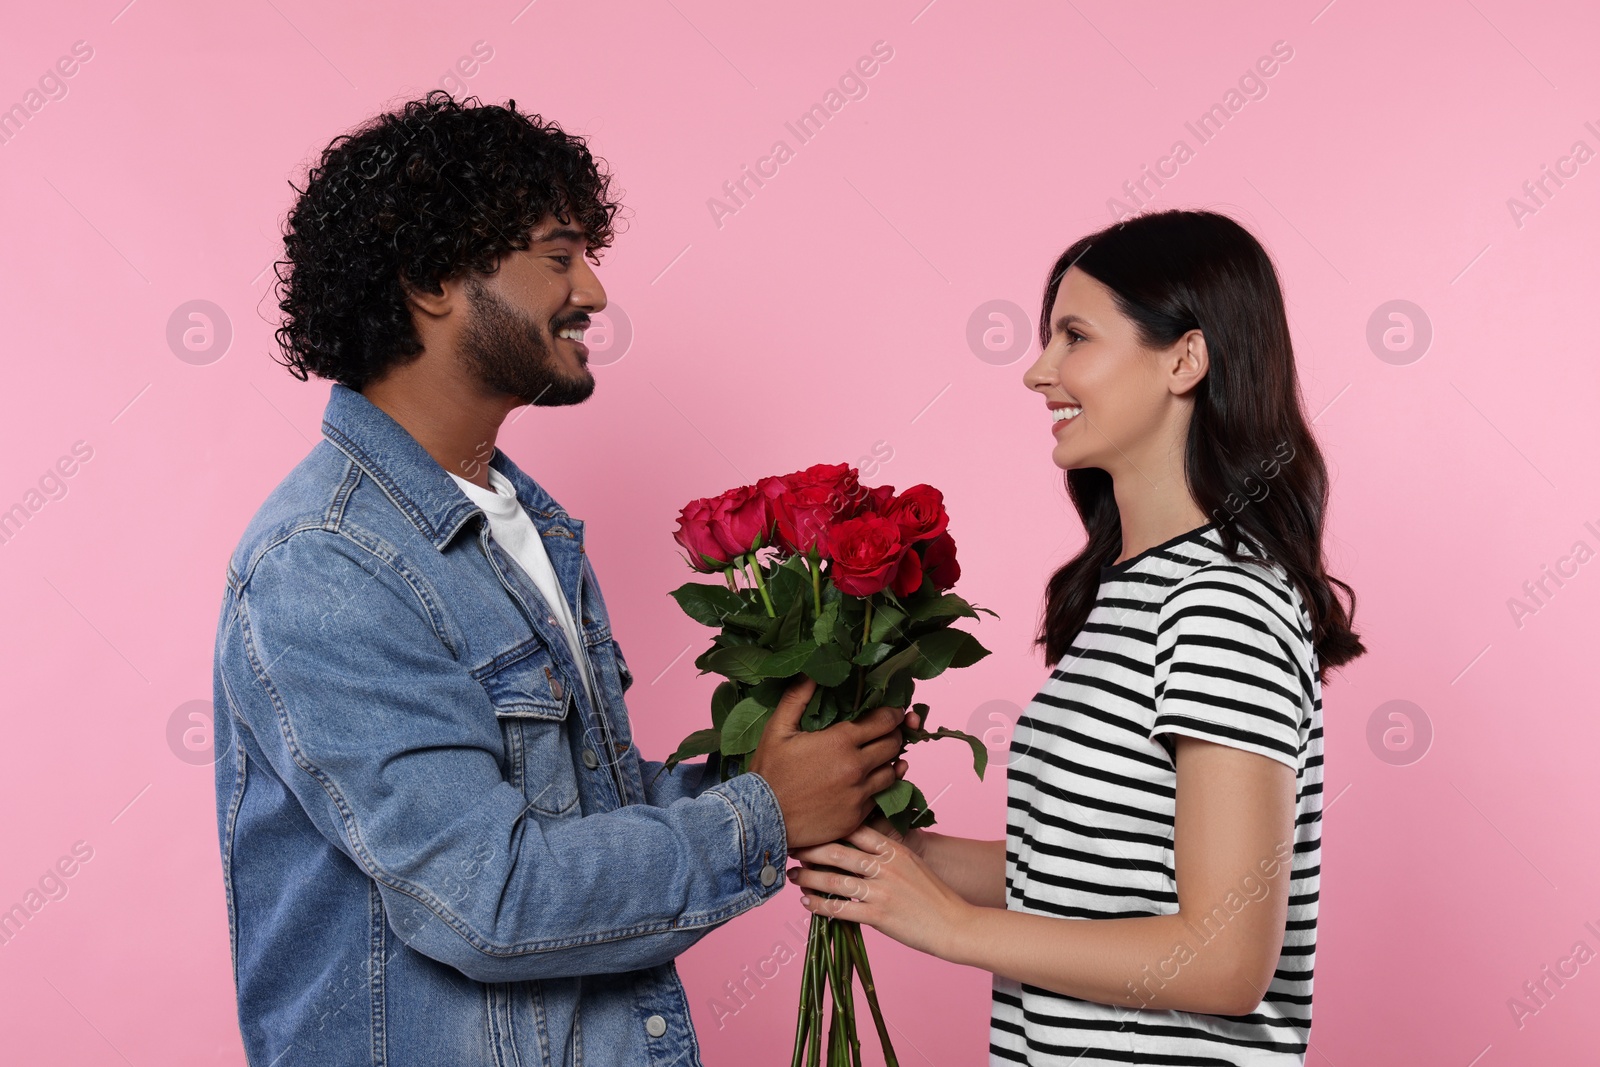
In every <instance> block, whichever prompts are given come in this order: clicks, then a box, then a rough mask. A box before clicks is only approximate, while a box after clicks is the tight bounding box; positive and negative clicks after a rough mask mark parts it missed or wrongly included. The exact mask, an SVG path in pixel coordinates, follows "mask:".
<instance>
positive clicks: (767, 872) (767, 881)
mask: <svg viewBox="0 0 1600 1067" xmlns="http://www.w3.org/2000/svg"><path fill="white" fill-rule="evenodd" d="M777 880H778V868H776V867H774V866H773V865H772V864H770V863H769V864H767V865H766V866H765V867H763V868H761V884H762V885H764V886H767V887H769V888H770V887H771V886H772V883H773V882H776V881H777Z"/></svg>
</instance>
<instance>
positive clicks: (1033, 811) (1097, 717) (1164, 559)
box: [989, 523, 1322, 1067]
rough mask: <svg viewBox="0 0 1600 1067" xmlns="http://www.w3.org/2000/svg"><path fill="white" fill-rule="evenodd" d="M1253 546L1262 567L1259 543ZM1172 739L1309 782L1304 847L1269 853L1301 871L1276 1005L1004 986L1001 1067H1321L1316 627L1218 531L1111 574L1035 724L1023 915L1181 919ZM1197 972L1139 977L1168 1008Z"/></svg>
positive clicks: (1026, 760) (1016, 757)
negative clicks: (1198, 742) (1111, 1000)
mask: <svg viewBox="0 0 1600 1067" xmlns="http://www.w3.org/2000/svg"><path fill="white" fill-rule="evenodd" d="M1241 551H1243V552H1244V553H1245V554H1247V555H1249V556H1252V557H1255V555H1256V554H1255V553H1253V552H1252V551H1251V549H1250V547H1249V546H1248V545H1247V544H1246V545H1242V546H1241ZM1168 734H1186V735H1189V736H1193V737H1200V738H1204V739H1205V740H1208V741H1214V742H1218V743H1221V744H1224V745H1230V746H1233V747H1235V748H1240V749H1244V750H1245V751H1248V752H1256V753H1259V754H1261V755H1264V756H1267V757H1269V758H1270V759H1274V760H1277V761H1279V762H1281V763H1283V764H1285V765H1287V766H1289V767H1292V768H1294V770H1295V775H1296V783H1297V784H1296V796H1295V816H1296V817H1295V825H1294V841H1293V842H1292V844H1291V843H1290V842H1282V843H1280V847H1279V849H1278V850H1277V851H1276V854H1275V855H1274V856H1267V857H1263V858H1262V862H1267V863H1269V864H1272V861H1273V860H1277V861H1280V862H1281V863H1282V864H1288V865H1289V867H1290V883H1289V890H1288V891H1289V909H1288V921H1287V924H1286V928H1285V931H1284V938H1283V949H1282V951H1281V953H1280V954H1279V957H1278V966H1277V969H1276V973H1275V975H1274V977H1273V979H1272V982H1271V985H1270V986H1268V988H1267V990H1266V995H1265V998H1264V999H1263V1000H1262V1002H1261V1004H1260V1006H1259V1007H1257V1008H1256V1010H1255V1011H1254V1012H1252V1013H1251V1014H1249V1015H1243V1016H1224V1015H1206V1014H1199V1013H1191V1012H1180V1011H1170V1010H1151V1009H1148V1008H1124V1007H1117V1006H1112V1005H1106V1004H1100V1003H1096V1002H1094V1001H1089V1000H1080V999H1077V998H1075V997H1069V996H1065V995H1063V994H1060V993H1054V992H1051V991H1050V990H1047V989H1043V988H1039V987H1036V986H1032V985H1026V984H1022V983H1019V982H1016V981H1013V980H1011V979H1007V978H1002V977H1001V976H999V975H996V976H995V978H994V982H993V989H992V1004H991V1027H990V1045H989V1049H990V1063H991V1064H1015V1063H1027V1064H1032V1065H1035V1067H1043V1065H1062V1067H1064V1065H1066V1064H1069V1063H1070V1064H1074V1065H1075V1067H1109V1065H1112V1064H1116V1065H1119V1067H1126V1065H1127V1064H1129V1063H1145V1062H1149V1063H1185V1064H1202V1063H1203V1064H1214V1065H1223V1064H1235V1065H1249V1067H1267V1065H1272V1067H1282V1065H1288V1064H1303V1063H1304V1062H1305V1052H1306V1045H1307V1042H1308V1040H1309V1038H1310V1033H1311V978H1312V969H1313V964H1314V963H1315V959H1316V926H1317V894H1318V887H1319V882H1320V872H1321V866H1320V864H1321V858H1320V857H1321V843H1322V830H1321V820H1322V687H1321V684H1320V682H1319V681H1318V680H1317V657H1316V651H1315V648H1314V646H1313V643H1312V640H1311V620H1310V617H1309V615H1308V614H1307V613H1306V610H1305V606H1304V603H1303V602H1302V601H1301V599H1300V596H1299V593H1298V591H1297V590H1296V589H1295V587H1294V585H1293V583H1292V582H1290V581H1289V580H1288V577H1287V575H1286V574H1285V572H1284V571H1283V568H1282V567H1281V566H1279V565H1278V564H1276V563H1269V564H1268V565H1267V568H1266V569H1263V567H1262V566H1261V565H1260V564H1258V563H1235V562H1233V561H1231V560H1229V559H1228V558H1227V556H1225V555H1224V554H1223V552H1222V547H1221V537H1220V535H1219V534H1218V532H1217V530H1216V527H1215V524H1213V523H1207V524H1206V525H1205V526H1202V527H1199V528H1197V529H1195V530H1191V531H1189V532H1188V533H1186V534H1183V535H1180V536H1179V537H1175V538H1173V539H1171V540H1170V541H1167V542H1165V543H1163V544H1160V545H1156V546H1155V547H1154V548H1151V549H1148V550H1147V551H1145V552H1141V553H1140V554H1139V555H1137V556H1134V557H1132V558H1130V559H1127V560H1124V561H1123V562H1122V563H1120V564H1117V565H1114V566H1110V567H1103V568H1102V569H1101V575H1100V588H1099V591H1098V593H1097V595H1096V598H1095V603H1094V607H1093V608H1092V610H1091V611H1090V613H1089V616H1088V618H1087V620H1086V622H1085V624H1084V627H1083V629H1082V631H1081V632H1080V633H1079V634H1078V636H1077V637H1076V638H1075V639H1074V640H1073V642H1072V646H1071V647H1070V648H1069V649H1068V650H1067V653H1066V654H1065V655H1064V656H1063V657H1062V659H1061V662H1060V663H1059V664H1057V666H1056V668H1055V669H1054V670H1052V671H1051V673H1050V677H1049V678H1048V679H1047V680H1046V681H1045V683H1044V687H1043V688H1042V689H1041V690H1040V691H1039V693H1038V695H1037V696H1035V697H1034V699H1033V701H1032V702H1031V703H1030V704H1029V705H1028V707H1027V708H1026V709H1025V711H1024V713H1023V715H1022V718H1021V719H1020V720H1019V721H1018V723H1017V728H1016V731H1015V733H1014V734H1013V735H1012V741H1011V750H1010V758H1011V763H1010V766H1009V769H1008V770H1009V774H1008V782H1007V793H1008V796H1007V822H1006V907H1008V908H1010V909H1013V910H1016V911H1025V912H1031V913H1034V914H1039V915H1051V916H1057V917H1061V918H1063V919H1067V920H1071V919H1100V918H1120V917H1127V916H1139V915H1170V914H1173V913H1175V912H1177V910H1178V894H1177V882H1176V871H1175V866H1174V853H1173V844H1174V835H1173V827H1174V809H1175V804H1176V798H1177V770H1176V767H1175V765H1174V761H1173V751H1174V750H1173V749H1172V748H1169V746H1170V745H1171V743H1172V738H1170V737H1168V736H1166V735H1168ZM1291 849H1292V852H1291ZM1277 867H1278V864H1272V865H1271V866H1268V867H1265V868H1262V870H1261V872H1260V873H1262V874H1267V875H1270V874H1271V873H1275V871H1276V870H1277ZM1254 873H1255V872H1252V873H1251V875H1249V876H1247V875H1244V874H1241V878H1240V880H1239V881H1238V882H1237V883H1236V885H1237V887H1238V891H1237V892H1235V893H1232V894H1230V895H1229V896H1228V897H1227V898H1225V900H1224V901H1223V902H1219V904H1220V905H1221V906H1220V907H1219V908H1218V909H1217V910H1215V911H1213V912H1211V913H1209V914H1207V915H1203V916H1201V917H1200V918H1199V920H1198V922H1199V923H1201V924H1202V925H1201V927H1200V929H1201V931H1202V933H1201V934H1200V935H1198V936H1195V937H1189V938H1186V939H1185V940H1186V941H1187V942H1188V949H1189V951H1190V952H1192V953H1194V954H1199V953H1202V952H1204V947H1203V946H1204V944H1205V941H1206V940H1209V939H1211V938H1214V937H1217V936H1220V935H1221V934H1222V933H1224V932H1225V927H1226V925H1227V923H1228V921H1229V920H1230V919H1231V918H1232V917H1233V916H1234V915H1236V914H1238V913H1239V912H1240V911H1242V910H1243V909H1245V908H1251V907H1259V906H1262V905H1260V904H1259V903H1256V902H1257V901H1260V900H1262V899H1264V897H1263V894H1264V892H1265V891H1266V882H1265V880H1264V878H1260V877H1254ZM1247 878H1249V879H1250V880H1246V879H1247ZM1192 958H1193V956H1192V955H1187V954H1179V955H1178V956H1177V957H1176V958H1173V959H1170V960H1152V961H1151V962H1150V965H1149V967H1148V968H1147V969H1146V970H1145V971H1144V972H1141V974H1140V975H1139V976H1133V977H1134V978H1135V981H1134V985H1135V989H1134V992H1135V994H1136V995H1142V996H1145V997H1149V996H1152V995H1153V994H1154V991H1156V990H1158V989H1159V988H1160V986H1161V985H1162V984H1164V983H1163V981H1162V979H1163V977H1165V978H1167V979H1170V978H1172V977H1174V976H1175V975H1176V974H1177V968H1178V967H1179V966H1181V965H1182V964H1183V963H1184V962H1187V960H1188V959H1192ZM1141 990H1143V991H1144V992H1141Z"/></svg>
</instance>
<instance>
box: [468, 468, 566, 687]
mask: <svg viewBox="0 0 1600 1067" xmlns="http://www.w3.org/2000/svg"><path fill="white" fill-rule="evenodd" d="M445 473H447V474H449V475H450V477H452V478H454V479H455V480H456V484H457V485H459V486H460V487H461V491H462V492H463V493H466V494H467V497H468V499H470V500H471V501H472V502H473V503H474V504H476V505H478V506H479V507H480V508H482V509H483V511H484V514H486V515H488V516H489V536H490V537H493V538H494V539H495V541H497V542H498V543H499V545H500V547H501V548H503V549H505V550H506V551H507V552H508V553H510V555H511V558H512V559H514V560H516V561H517V566H519V567H521V568H522V569H523V571H524V572H525V573H526V574H527V575H528V578H529V580H530V581H532V582H533V585H534V588H536V589H538V590H539V595H540V596H542V597H544V602H545V603H546V604H547V605H548V606H549V608H550V610H551V611H552V612H553V613H554V614H555V617H556V619H557V620H558V621H559V622H560V623H561V628H562V630H564V631H565V632H566V635H567V645H568V646H569V647H570V648H571V649H572V658H573V660H574V661H575V662H576V663H577V664H578V667H579V673H580V674H582V675H583V687H584V691H585V692H587V693H588V694H589V706H590V707H593V706H594V690H593V689H592V688H591V687H590V685H589V668H588V664H587V661H586V659H585V657H584V651H583V639H582V638H581V637H580V636H579V635H578V628H577V626H576V625H575V624H574V623H573V621H572V610H571V608H569V607H568V606H567V597H566V594H565V593H563V592H562V591H561V583H560V582H559V581H557V580H556V572H555V568H554V567H552V566H550V557H549V556H548V555H546V553H545V550H544V540H543V539H542V538H541V537H540V536H539V528H538V527H537V526H535V525H534V524H533V519H532V518H531V517H530V516H529V515H528V512H527V510H526V509H524V508H523V506H522V502H521V501H519V500H518V499H517V490H516V488H515V487H514V486H513V485H512V484H511V480H510V479H509V478H507V477H506V476H505V475H503V474H501V473H500V472H499V471H497V470H495V469H494V468H493V467H490V468H489V488H488V489H484V488H483V487H482V486H479V485H475V484H474V483H472V482H469V481H467V480H466V479H465V478H463V477H461V476H460V475H458V474H456V473H455V472H453V471H446V472H445ZM491 490H492V491H491Z"/></svg>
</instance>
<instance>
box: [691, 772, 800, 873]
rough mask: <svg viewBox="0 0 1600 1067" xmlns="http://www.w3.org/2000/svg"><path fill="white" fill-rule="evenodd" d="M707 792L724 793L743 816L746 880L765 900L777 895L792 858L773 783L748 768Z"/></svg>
mask: <svg viewBox="0 0 1600 1067" xmlns="http://www.w3.org/2000/svg"><path fill="white" fill-rule="evenodd" d="M706 792H708V793H718V794H721V796H722V798H723V799H724V800H726V801H727V802H728V803H729V804H731V805H732V806H733V809H734V811H735V812H736V813H737V814H738V816H739V828H740V838H741V840H740V845H741V847H742V849H743V855H742V856H741V857H740V863H741V869H742V870H743V873H744V878H745V883H746V884H747V885H749V886H750V887H752V888H753V889H754V890H755V891H756V893H757V894H758V895H759V896H760V897H761V899H762V900H765V899H766V898H768V897H770V896H773V895H774V894H776V893H777V892H778V891H779V890H780V889H782V888H783V886H784V882H785V881H786V879H785V878H784V876H783V871H784V868H785V867H786V866H788V861H789V835H788V830H787V829H786V828H785V827H784V824H783V812H782V810H781V809H780V808H779V807H778V798H777V796H776V795H775V794H774V793H773V792H772V787H771V786H770V785H768V784H767V780H766V779H765V778H763V777H761V776H760V775H759V774H756V773H754V772H751V771H746V772H745V773H743V774H736V775H734V776H733V777H732V778H729V779H728V780H727V781H726V782H720V783H718V784H717V785H714V786H712V787H711V788H710V789H708V790H706Z"/></svg>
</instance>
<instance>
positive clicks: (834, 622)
mask: <svg viewBox="0 0 1600 1067" xmlns="http://www.w3.org/2000/svg"><path fill="white" fill-rule="evenodd" d="M838 625H839V602H838V601H837V600H835V601H834V602H833V603H831V604H824V605H823V607H822V614H821V615H818V616H817V621H816V622H814V623H812V624H811V636H812V637H814V638H815V639H816V642H817V644H819V645H824V644H827V643H828V642H829V641H831V640H833V634H834V629H835V627H837V626H838ZM846 647H849V646H846Z"/></svg>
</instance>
